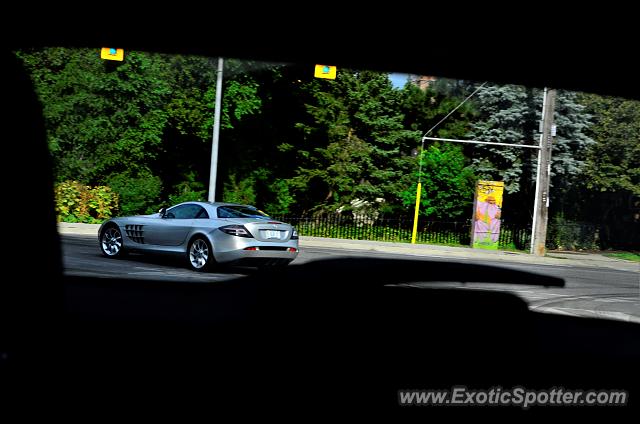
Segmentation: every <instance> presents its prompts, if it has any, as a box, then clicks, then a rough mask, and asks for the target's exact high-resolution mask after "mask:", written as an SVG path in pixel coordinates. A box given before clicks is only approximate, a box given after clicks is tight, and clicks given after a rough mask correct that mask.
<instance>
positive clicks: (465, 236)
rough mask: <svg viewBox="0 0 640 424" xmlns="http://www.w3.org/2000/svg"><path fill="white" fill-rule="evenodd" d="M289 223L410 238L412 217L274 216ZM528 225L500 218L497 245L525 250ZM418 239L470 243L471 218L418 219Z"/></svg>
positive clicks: (329, 231)
mask: <svg viewBox="0 0 640 424" xmlns="http://www.w3.org/2000/svg"><path fill="white" fill-rule="evenodd" d="M273 218H276V219H279V220H281V221H284V222H288V223H290V224H292V225H293V226H294V227H296V229H297V230H298V233H299V234H300V235H302V236H312V237H329V238H341V239H352V240H372V241H389V242H403V243H408V242H411V234H412V231H413V218H412V217H411V218H409V217H400V218H385V217H381V218H380V217H379V218H377V219H367V218H360V219H358V218H355V217H353V216H352V215H351V214H348V215H343V214H332V215H321V216H309V217H293V216H274V217H273ZM530 238H531V227H528V226H522V225H513V224H509V223H505V222H503V223H502V225H501V231H500V238H499V240H498V246H499V248H500V249H518V250H526V249H528V248H529V243H530ZM416 242H417V243H427V244H444V245H452V246H469V244H470V243H471V220H467V221H427V220H425V219H424V218H423V219H420V220H419V221H418V228H417V233H416Z"/></svg>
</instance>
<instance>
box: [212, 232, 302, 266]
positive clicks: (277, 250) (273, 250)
mask: <svg viewBox="0 0 640 424" xmlns="http://www.w3.org/2000/svg"><path fill="white" fill-rule="evenodd" d="M254 247H255V248H258V249H263V250H245V249H246V248H254ZM290 248H294V249H295V252H289V251H287V249H290ZM298 251H299V249H298V240H288V241H286V242H278V243H267V242H261V241H258V240H256V239H255V238H249V237H236V236H231V235H228V234H224V233H222V232H220V231H216V232H215V233H214V234H213V256H214V258H215V260H216V262H219V263H232V262H233V263H243V264H244V263H257V264H258V265H260V264H262V263H265V262H269V260H272V259H273V260H277V261H276V262H280V263H282V262H284V263H288V262H291V261H293V260H294V259H295V258H296V257H297V256H298Z"/></svg>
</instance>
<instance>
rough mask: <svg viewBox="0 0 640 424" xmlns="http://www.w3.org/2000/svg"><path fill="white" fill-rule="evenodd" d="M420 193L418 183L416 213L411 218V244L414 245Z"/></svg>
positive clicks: (420, 184)
mask: <svg viewBox="0 0 640 424" xmlns="http://www.w3.org/2000/svg"><path fill="white" fill-rule="evenodd" d="M421 192H422V183H418V189H417V190H416V212H415V215H414V216H413V233H411V244H416V233H417V232H418V210H420V193H421Z"/></svg>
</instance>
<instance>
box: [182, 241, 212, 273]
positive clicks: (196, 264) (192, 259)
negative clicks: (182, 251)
mask: <svg viewBox="0 0 640 424" xmlns="http://www.w3.org/2000/svg"><path fill="white" fill-rule="evenodd" d="M187 261H188V263H189V267H190V268H191V269H192V270H194V271H206V270H207V269H209V268H210V267H211V266H212V265H213V262H214V259H213V249H212V248H211V245H210V244H209V242H208V241H207V240H206V239H205V238H203V237H196V238H194V239H193V240H191V242H190V243H189V248H188V249H187Z"/></svg>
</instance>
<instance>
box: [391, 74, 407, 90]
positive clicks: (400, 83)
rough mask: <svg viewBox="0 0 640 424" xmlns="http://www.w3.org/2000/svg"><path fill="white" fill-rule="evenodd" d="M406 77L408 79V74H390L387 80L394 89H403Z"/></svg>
mask: <svg viewBox="0 0 640 424" xmlns="http://www.w3.org/2000/svg"><path fill="white" fill-rule="evenodd" d="M408 77H409V74H400V73H391V74H390V75H389V79H390V80H391V83H392V84H393V87H394V88H402V87H404V85H405V84H406V82H407V78H408Z"/></svg>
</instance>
